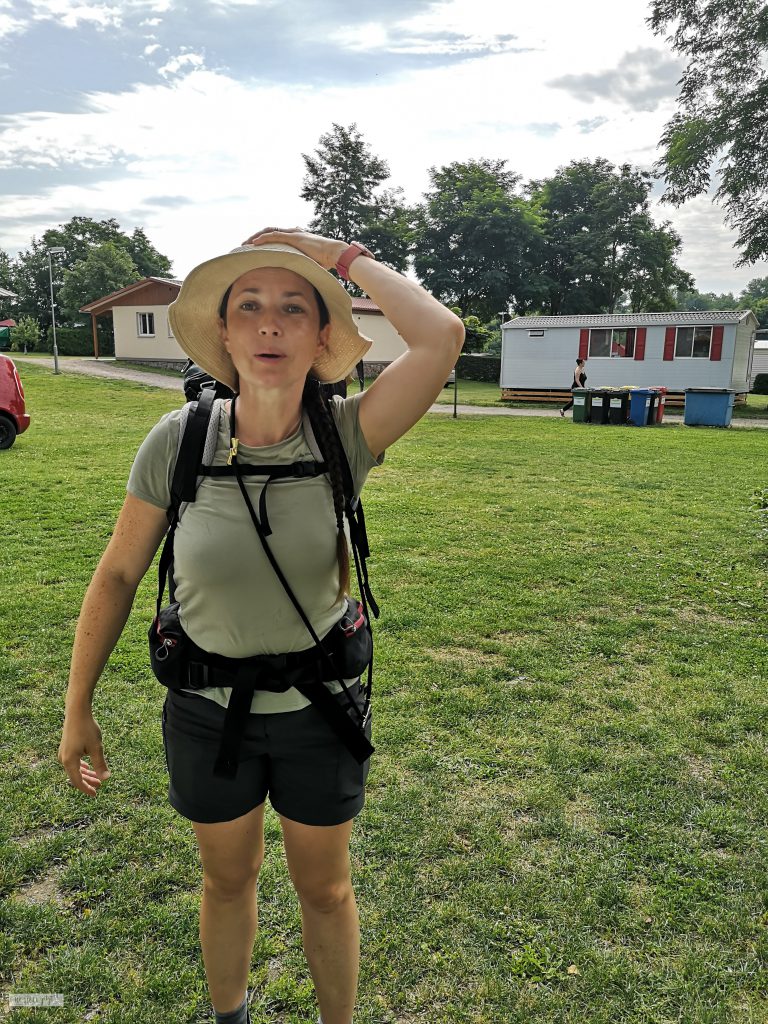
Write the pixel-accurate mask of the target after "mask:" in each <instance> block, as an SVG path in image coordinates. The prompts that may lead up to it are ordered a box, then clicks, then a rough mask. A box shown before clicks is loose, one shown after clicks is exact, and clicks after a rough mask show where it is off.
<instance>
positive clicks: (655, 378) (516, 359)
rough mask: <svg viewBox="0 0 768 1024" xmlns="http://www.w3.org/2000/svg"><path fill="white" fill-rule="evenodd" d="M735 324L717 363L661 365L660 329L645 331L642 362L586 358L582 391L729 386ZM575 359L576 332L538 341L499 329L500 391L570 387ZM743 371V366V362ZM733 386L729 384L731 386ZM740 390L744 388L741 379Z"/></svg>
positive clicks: (563, 330)
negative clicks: (506, 389) (589, 389)
mask: <svg viewBox="0 0 768 1024" xmlns="http://www.w3.org/2000/svg"><path fill="white" fill-rule="evenodd" d="M736 327H737V325H736V324H725V325H724V328H723V354H722V359H720V360H719V361H717V362H712V361H711V360H710V359H674V360H672V361H670V362H665V360H664V358H663V356H664V334H665V330H666V327H665V326H664V325H655V326H653V327H648V329H647V333H646V340H645V359H643V360H639V361H635V360H634V359H616V358H613V359H589V360H588V362H587V377H588V380H587V386H588V387H623V386H625V385H632V386H633V387H654V386H657V385H661V386H662V387H666V388H669V390H670V391H682V390H683V389H684V388H694V387H711V388H729V387H731V386H732V384H731V381H732V379H733V373H732V365H733V359H734V345H735V340H736ZM578 358H579V328H578V327H549V328H547V330H546V331H545V333H544V337H543V338H529V337H528V328H512V327H505V328H504V329H503V341H502V353H501V387H503V388H565V389H567V388H570V386H571V381H572V380H573V371H574V369H575V366H576V360H577V359H578ZM744 366H745V368H746V362H745V363H744ZM734 386H735V385H734ZM741 388H742V389H743V390H746V378H742V381H741Z"/></svg>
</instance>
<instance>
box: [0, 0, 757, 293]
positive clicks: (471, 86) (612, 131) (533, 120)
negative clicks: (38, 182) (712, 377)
mask: <svg viewBox="0 0 768 1024" xmlns="http://www.w3.org/2000/svg"><path fill="white" fill-rule="evenodd" d="M3 2H4V0H0V6H2V4H3ZM36 2H37V3H38V6H40V4H41V3H42V0H36ZM57 2H58V0H57ZM165 3H166V0H156V2H155V3H154V4H153V7H152V9H153V10H155V11H157V10H159V9H161V8H162V6H163V5H164V4H165ZM123 6H125V4H123ZM135 6H136V7H137V8H138V7H141V10H142V12H144V11H145V10H146V11H149V10H150V4H149V3H145V2H144V0H141V2H140V3H137V4H136V5H135ZM48 7H49V9H50V3H49V4H48ZM516 7H517V5H502V6H499V5H498V4H497V3H496V2H495V0H471V2H470V0H454V2H453V3H451V4H450V5H445V6H441V7H440V8H439V9H438V8H435V10H434V11H432V12H430V13H428V14H425V15H420V16H419V17H418V18H413V19H410V21H405V22H401V23H400V24H399V26H398V31H400V32H402V31H403V30H404V27H410V28H411V29H413V33H414V36H415V37H418V38H426V37H428V35H429V33H430V32H432V31H435V32H438V31H442V32H456V33H464V34H465V35H467V36H471V38H472V39H473V40H488V39H491V38H497V37H498V36H500V35H504V34H508V35H515V36H516V37H517V38H516V39H515V45H517V43H518V42H519V44H520V46H521V47H523V46H525V47H531V49H530V51H529V52H524V53H510V52H504V53H497V54H494V55H491V56H484V57H482V58H476V59H472V60H468V61H465V62H463V63H460V64H454V65H452V66H449V67H443V68H430V69H425V70H419V71H410V72H407V73H402V74H400V75H399V76H398V77H396V78H395V77H391V78H387V79H386V80H384V81H379V80H375V81H373V82H367V83H366V82H360V83H359V84H357V85H356V86H355V88H354V89H350V88H348V87H346V86H342V85H340V86H325V87H323V86H321V85H317V84H314V85H311V86H310V85H302V84H300V82H301V69H300V67H297V76H296V81H297V84H295V85H285V86H279V87H278V86H271V85H265V84H264V83H262V82H259V81H258V80H256V79H253V80H250V81H237V80H235V79H234V78H233V77H231V76H228V75H227V74H224V73H222V72H215V71H212V70H210V69H209V68H207V67H206V66H205V61H204V57H203V55H202V54H201V53H196V52H193V51H191V50H184V49H183V48H181V49H180V51H179V52H178V53H176V54H173V55H171V56H170V57H169V58H168V59H167V60H166V62H165V64H164V65H163V67H162V68H161V69H160V72H159V74H160V76H161V79H160V80H158V81H157V83H156V84H154V85H137V86H134V87H133V88H130V89H126V90H125V91H123V92H120V93H117V94H108V93H98V94H92V95H90V96H88V97H84V98H83V101H82V106H83V107H84V109H81V110H80V111H79V112H76V113H45V112H37V113H35V114H23V115H22V114H19V115H16V116H15V117H13V118H11V120H10V122H6V127H5V129H4V133H3V141H2V146H0V166H5V167H10V168H23V167H27V166H38V167H39V166H49V167H54V166H55V167H59V168H64V171H63V173H62V177H63V178H64V180H66V168H67V167H69V166H71V167H72V168H73V169H75V168H76V169H80V168H82V167H84V166H86V167H92V168H99V167H104V168H108V169H109V171H110V174H109V180H106V175H105V180H104V181H102V182H100V183H98V184H96V185H93V186H91V187H87V188H86V187H81V186H75V185H74V184H62V185H59V186H57V187H53V188H51V189H50V190H49V191H47V192H43V193H41V194H40V195H38V196H34V197H30V196H16V197H13V196H5V197H0V216H2V217H3V218H4V219H5V221H6V223H7V224H8V229H7V230H6V229H5V228H4V230H3V244H4V248H6V249H8V248H10V249H13V248H16V247H19V246H26V245H27V244H28V243H29V236H30V234H31V229H30V227H29V224H30V223H32V222H33V219H34V218H38V220H37V221H36V223H42V218H47V223H50V224H55V223H58V222H59V221H62V220H67V219H69V217H71V216H73V215H74V214H76V213H77V214H86V215H87V214H93V215H98V216H115V217H116V218H117V219H118V220H119V221H120V222H121V224H123V226H124V227H128V228H132V227H133V226H135V225H136V224H140V225H142V226H144V227H145V228H146V230H147V231H148V233H149V235H150V237H151V238H152V240H153V242H155V244H156V245H158V246H159V248H160V249H161V250H162V251H164V252H167V253H168V255H169V256H171V258H172V259H174V261H175V271H176V273H179V274H184V273H186V272H187V271H188V270H189V269H190V268H191V267H192V266H193V265H194V264H195V263H197V262H200V261H201V260H203V259H205V258H206V257H208V256H210V255H211V254H212V253H215V252H217V251H224V250H226V249H227V248H231V246H232V245H234V244H237V243H238V242H239V241H241V239H242V238H244V237H245V235H246V233H247V232H249V231H251V230H255V229H256V228H258V227H261V226H264V225H266V224H270V223H274V222H276V223H278V224H288V225H291V226H293V225H295V224H301V223H306V222H307V221H308V220H309V219H310V217H311V214H312V211H311V208H310V207H309V205H308V204H307V203H305V202H303V201H302V200H301V199H300V198H299V193H300V190H301V183H302V178H303V175H304V164H303V161H302V159H301V153H302V152H304V153H309V152H311V151H312V150H314V149H315V147H316V146H317V143H318V139H319V136H320V134H321V133H322V132H324V131H327V130H328V129H329V127H330V124H331V121H338V122H341V123H344V124H349V123H351V122H352V121H355V122H356V123H357V125H358V127H359V128H360V130H361V132H362V133H363V135H364V137H365V139H366V141H367V142H368V143H369V144H370V146H371V148H372V150H373V151H374V152H375V153H376V154H377V155H379V156H381V157H383V158H385V159H386V160H387V161H388V163H389V165H390V169H391V172H392V178H391V181H390V182H389V184H391V185H402V186H403V187H404V189H405V193H406V197H407V199H408V200H410V201H416V200H418V199H419V198H420V196H421V194H422V193H423V191H424V190H425V189H426V188H427V187H428V185H429V178H428V168H429V167H431V166H440V165H442V164H446V163H449V162H452V161H456V160H467V159H471V158H477V157H489V158H496V159H499V158H501V159H506V160H507V161H508V164H507V166H508V167H509V168H510V169H511V170H513V171H515V172H517V173H518V174H520V175H521V176H522V177H523V179H524V180H530V179H535V178H540V177H544V176H547V175H550V174H552V173H553V172H554V170H555V169H556V168H557V167H558V166H562V165H563V164H567V163H568V162H569V161H571V160H574V159H593V158H595V157H597V156H604V157H606V158H608V159H610V160H612V161H613V162H614V163H616V164H619V163H623V162H630V163H633V164H636V165H639V166H641V167H643V168H645V169H648V168H650V167H651V165H652V164H653V162H654V160H655V158H656V156H657V155H658V153H657V150H656V143H657V140H658V138H659V136H660V134H661V130H662V128H663V126H664V124H665V122H666V120H667V119H668V117H669V116H670V114H671V112H672V109H673V104H672V101H666V102H665V104H663V105H662V106H661V107H660V108H659V109H657V110H655V111H651V110H645V111H630V112H629V113H624V112H623V111H621V110H620V109H618V108H617V107H616V106H615V105H612V104H610V103H606V104H605V105H603V104H601V103H599V102H596V103H594V104H593V105H592V106H591V107H587V106H585V104H584V103H583V102H581V101H580V100H579V99H578V98H576V97H574V96H572V95H570V94H569V93H567V92H564V91H560V90H553V89H551V88H548V87H547V85H546V84H545V83H546V81H547V80H549V79H550V78H552V77H553V74H555V73H559V72H567V73H573V74H582V73H586V72H588V71H590V70H595V69H600V68H604V67H606V66H608V65H609V64H612V65H613V66H615V65H616V64H617V62H618V58H619V57H620V56H621V55H622V54H623V53H626V52H627V49H628V48H630V49H631V48H637V47H639V46H641V45H651V43H652V42H653V40H652V38H651V37H650V35H649V33H648V30H647V29H646V28H645V26H644V24H643V18H644V16H645V6H644V3H637V2H636V0H632V2H631V3H627V4H625V5H611V6H610V7H609V6H608V5H601V13H600V32H599V33H598V32H595V31H594V30H593V29H594V25H592V26H590V23H589V20H588V19H587V22H586V23H585V15H584V8H583V7H578V9H577V5H567V4H564V3H561V2H558V0H538V3H537V4H536V6H535V7H526V8H525V9H524V10H520V9H519V8H518V9H517V10H516V9H515V8H516ZM77 9H78V10H83V9H84V8H77ZM110 9H111V8H108V7H107V6H106V5H102V7H101V8H100V10H103V11H106V10H110ZM146 20H147V21H153V22H154V21H159V19H157V18H149V19H146ZM152 27H154V26H153V25H146V26H145V28H150V29H151V28H152ZM383 31H384V30H383V29H382V27H381V26H380V25H379V23H378V22H370V23H368V24H366V25H365V26H363V28H361V29H359V30H355V32H352V31H351V30H347V34H346V35H345V37H344V38H345V40H346V43H347V45H349V46H352V45H353V44H354V45H358V46H360V47H362V48H364V47H366V46H367V47H371V48H375V47H376V46H377V40H379V41H380V40H381V39H382V38H383V36H382V35H381V34H380V33H381V32H383ZM377 33H379V35H377ZM151 38H152V37H151V35H150V36H149V37H148V38H147V39H145V40H144V43H146V49H145V54H146V55H149V54H150V53H154V52H156V49H154V47H155V46H156V44H155V43H153V42H151V41H150V40H151ZM387 38H389V37H387ZM179 39H180V41H182V40H183V36H182V35H181V34H180V35H179ZM224 58H226V54H224ZM163 59H165V58H164V57H161V58H160V60H163ZM404 112H405V113H404ZM121 169H122V174H121ZM116 170H117V175H116V174H115V171H116ZM147 196H161V197H162V196H165V197H183V198H184V199H186V200H188V201H189V205H186V206H174V205H173V204H165V205H163V204H162V203H160V204H147V205H144V200H145V198H146V197H147ZM656 216H657V218H658V219H670V220H672V221H673V223H674V224H675V225H676V227H677V228H678V230H679V231H680V232H681V234H682V236H683V239H684V241H685V250H684V255H683V258H682V260H681V262H682V265H683V266H684V267H685V268H686V269H688V270H690V271H691V272H692V273H693V274H695V276H696V278H697V283H698V285H699V287H701V288H703V290H710V289H714V290H717V291H722V290H723V289H724V288H726V287H727V288H728V289H730V288H734V289H735V290H736V291H739V290H740V289H741V288H742V287H743V286H744V284H746V281H747V280H749V279H750V278H751V277H755V276H759V273H765V272H766V271H764V270H760V269H759V268H758V269H750V268H746V269H742V270H739V271H734V270H733V267H732V264H733V261H734V260H735V258H736V253H735V252H734V251H733V250H732V249H731V243H732V240H733V233H732V232H729V231H728V230H727V229H726V228H724V227H723V223H722V214H721V212H720V210H719V209H718V208H716V207H712V206H711V204H709V203H704V204H703V205H699V206H697V205H695V204H688V206H686V207H683V208H682V210H680V211H675V210H674V209H673V208H670V207H661V208H660V209H659V210H657V211H656ZM46 226H47V225H46ZM718 281H721V282H724V283H722V284H718ZM705 285H706V288H705Z"/></svg>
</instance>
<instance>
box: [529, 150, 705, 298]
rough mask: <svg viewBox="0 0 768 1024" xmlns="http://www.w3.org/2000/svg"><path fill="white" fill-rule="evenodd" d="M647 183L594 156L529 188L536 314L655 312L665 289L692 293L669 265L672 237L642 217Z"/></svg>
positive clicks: (642, 175)
mask: <svg viewBox="0 0 768 1024" xmlns="http://www.w3.org/2000/svg"><path fill="white" fill-rule="evenodd" d="M650 183H651V175H650V174H648V173H647V172H644V171H640V170H638V169H637V168H632V167H631V166H630V165H629V164H623V165H622V166H621V167H619V168H618V169H617V168H616V167H615V166H614V165H613V164H612V163H611V162H610V161H608V160H605V159H603V158H602V157H600V158H597V159H596V160H574V161H572V162H571V163H570V164H569V165H568V166H567V167H561V168H559V169H558V170H557V172H556V173H555V175H553V177H551V178H547V179H543V180H541V181H534V182H531V183H530V185H529V190H530V195H531V201H532V203H533V204H534V206H535V208H536V209H537V210H538V211H539V214H540V217H541V224H542V231H543V234H544V255H543V259H542V263H541V281H542V287H543V289H544V298H543V300H542V302H541V305H540V309H541V312H543V313H547V314H550V315H561V314H567V313H611V312H614V311H616V310H617V309H618V308H619V307H626V306H631V307H632V308H636V307H643V308H644V309H663V308H665V306H667V307H668V304H669V302H670V301H671V298H672V292H671V290H672V289H673V288H679V287H690V288H692V287H693V280H692V279H691V277H690V275H688V274H687V273H686V272H685V271H683V270H682V269H681V268H680V267H679V266H678V265H677V262H676V257H677V254H678V252H679V251H680V248H681V241H680V237H679V235H677V233H676V232H675V231H674V230H673V229H672V228H671V226H670V225H669V223H664V224H662V225H656V224H654V222H653V220H652V218H651V216H650V214H649V208H648V195H649V192H650V187H651V185H650Z"/></svg>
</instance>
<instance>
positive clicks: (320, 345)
mask: <svg viewBox="0 0 768 1024" xmlns="http://www.w3.org/2000/svg"><path fill="white" fill-rule="evenodd" d="M330 336H331V325H330V324H326V325H325V327H321V328H320V333H319V334H318V336H317V354H318V355H320V353H321V352H323V351H324V350H325V349H326V348H328V339H329V338H330Z"/></svg>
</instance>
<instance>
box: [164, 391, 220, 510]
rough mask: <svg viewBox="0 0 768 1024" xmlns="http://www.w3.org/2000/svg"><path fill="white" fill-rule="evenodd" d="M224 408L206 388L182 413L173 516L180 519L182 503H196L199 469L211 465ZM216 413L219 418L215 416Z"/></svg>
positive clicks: (173, 487) (172, 500) (172, 507)
mask: <svg viewBox="0 0 768 1024" xmlns="http://www.w3.org/2000/svg"><path fill="white" fill-rule="evenodd" d="M222 405H223V402H222V400H221V399H216V393H215V391H214V389H213V388H203V389H202V391H201V392H200V398H199V399H198V401H197V402H188V403H187V405H185V406H184V408H183V409H182V411H181V424H180V428H179V443H178V447H177V448H176V464H175V466H174V468H173V478H172V480H171V507H170V509H169V513H171V514H175V515H176V516H179V515H180V509H181V506H182V504H186V503H187V502H190V501H194V500H195V495H196V493H197V488H198V485H199V481H200V466H201V465H203V464H205V463H206V462H210V461H211V460H212V458H213V454H214V452H215V450H216V435H217V433H218V429H219V413H220V411H221V406H222ZM214 412H215V413H216V415H212V414H213V413H214ZM211 449H212V450H211Z"/></svg>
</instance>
